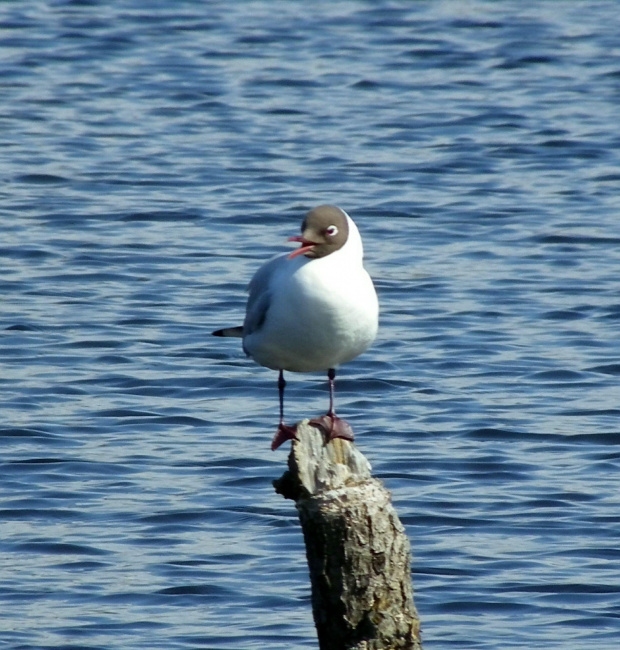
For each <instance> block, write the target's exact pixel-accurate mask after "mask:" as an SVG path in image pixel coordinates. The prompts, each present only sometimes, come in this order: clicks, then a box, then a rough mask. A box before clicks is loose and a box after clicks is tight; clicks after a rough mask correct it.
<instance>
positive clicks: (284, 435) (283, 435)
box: [271, 370, 297, 451]
mask: <svg viewBox="0 0 620 650" xmlns="http://www.w3.org/2000/svg"><path fill="white" fill-rule="evenodd" d="M285 387H286V381H284V372H283V371H282V370H280V374H279V375H278V395H279V396H280V423H279V424H278V430H277V431H276V435H275V436H274V437H273V440H272V441H271V449H272V450H273V451H275V450H276V449H277V448H278V447H279V446H280V445H281V444H283V443H285V442H286V441H287V440H294V439H295V434H296V433H297V429H296V427H289V426H287V425H286V424H284V388H285Z"/></svg>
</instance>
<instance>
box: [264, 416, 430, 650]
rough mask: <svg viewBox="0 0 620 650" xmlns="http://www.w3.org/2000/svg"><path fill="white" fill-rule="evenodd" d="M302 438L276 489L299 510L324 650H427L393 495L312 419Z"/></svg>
mask: <svg viewBox="0 0 620 650" xmlns="http://www.w3.org/2000/svg"><path fill="white" fill-rule="evenodd" d="M297 438H298V439H297V440H295V441H293V445H292V449H291V453H290V455H289V459H288V466H289V469H288V471H287V472H285V473H284V475H283V476H282V477H281V478H280V479H278V480H277V481H274V487H275V489H276V492H278V493H279V494H282V495H283V496H284V497H285V498H287V499H293V500H294V501H295V503H296V506H297V510H298V512H299V519H300V522H301V526H302V529H303V533H304V539H305V543H306V555H307V558H308V566H309V568H310V580H311V584H312V610H313V614H314V622H315V625H316V629H317V633H318V638H319V648H320V650H395V649H396V648H399V649H400V648H402V649H406V650H421V648H422V645H421V641H420V621H419V619H418V614H417V611H416V609H415V606H414V604H413V589H412V586H411V569H410V565H411V554H410V548H409V540H408V538H407V536H406V535H405V531H404V528H403V525H402V524H401V522H400V520H399V519H398V516H397V514H396V512H395V510H394V508H393V506H392V503H391V500H390V494H389V492H388V491H387V490H386V489H385V487H384V486H383V484H382V483H381V482H380V481H379V480H378V479H375V478H372V476H371V474H370V464H369V463H368V461H367V460H366V458H365V457H364V456H363V455H362V454H361V452H359V451H358V450H357V449H356V447H355V445H354V444H353V443H351V442H348V441H346V440H340V439H336V440H332V441H331V442H329V443H328V444H325V439H324V435H323V433H322V431H321V430H320V429H318V428H316V427H313V426H310V425H309V424H308V421H307V420H304V421H303V422H301V423H300V424H299V425H298V428H297Z"/></svg>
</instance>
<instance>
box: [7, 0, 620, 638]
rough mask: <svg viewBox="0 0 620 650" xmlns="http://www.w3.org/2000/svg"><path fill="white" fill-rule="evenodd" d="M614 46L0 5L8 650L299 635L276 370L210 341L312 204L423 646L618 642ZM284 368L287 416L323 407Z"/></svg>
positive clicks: (592, 6)
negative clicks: (351, 314) (349, 312)
mask: <svg viewBox="0 0 620 650" xmlns="http://www.w3.org/2000/svg"><path fill="white" fill-rule="evenodd" d="M619 34H620V14H619V13H618V10H617V3H615V2H613V1H601V2H588V3H571V2H539V3H522V2H516V1H515V2H473V1H472V2H441V1H437V2H415V3H414V2H352V1H351V2H344V1H341V2H333V1H330V2H318V3H312V4H308V5H304V4H302V3H292V2H282V1H280V2H278V1H272V2H264V1H256V2H237V3H226V2H216V1H214V2H210V3H208V4H207V3H200V2H192V1H190V0H187V1H185V2H175V3H167V2H158V1H156V0H149V1H147V2H142V1H141V2H137V1H135V0H134V1H131V0H127V1H124V2H121V1H116V2H111V3H105V5H99V4H97V3H91V2H85V1H78V0H76V1H74V2H59V1H56V2H34V1H32V2H29V1H24V2H12V3H11V2H6V3H3V4H2V5H0V58H1V60H2V65H1V66H0V84H1V87H2V90H1V96H2V103H1V108H0V178H1V179H2V180H1V183H2V184H1V185H0V224H1V225H0V255H1V259H2V274H1V276H0V285H1V292H2V301H1V303H0V331H1V337H0V360H1V368H2V372H1V376H0V382H1V386H2V393H1V405H2V406H1V412H2V428H1V430H0V446H1V449H2V455H1V459H0V464H1V471H0V498H1V503H0V510H1V513H2V523H1V529H0V540H1V541H0V601H1V607H0V639H1V640H2V647H6V648H11V649H15V650H17V649H18V648H19V649H26V648H37V649H39V648H72V649H76V648H85V649H98V648H105V649H110V648H119V649H120V648H122V649H123V650H132V649H134V648H135V649H143V648H166V649H175V648H179V649H184V648H209V649H212V650H216V649H217V650H219V649H224V648H232V649H235V650H239V649H240V648H243V649H244V650H250V649H259V648H260V649H266V648H268V649H269V650H278V649H282V650H284V649H287V650H291V649H292V650H300V649H301V648H315V647H316V637H315V632H314V628H313V624H312V619H311V612H310V600H309V584H308V577H307V569H306V566H305V558H304V549H303V542H302V539H301V534H300V531H299V526H298V523H297V520H296V515H295V511H294V508H293V506H292V504H291V503H288V502H285V501H283V500H281V499H280V498H279V497H278V496H276V495H275V494H274V493H273V490H272V488H271V481H272V479H274V478H277V477H278V476H279V475H280V474H281V473H282V471H283V470H284V466H285V459H286V453H287V452H286V450H285V449H283V450H279V451H278V452H276V453H272V452H271V451H270V450H269V443H270V440H271V437H272V435H273V432H274V428H275V424H276V420H277V392H276V385H275V380H276V377H275V373H273V372H271V371H268V370H266V369H263V368H260V367H257V366H254V365H253V364H252V363H251V362H249V361H248V360H246V359H245V358H244V357H243V354H242V353H241V351H240V348H239V345H238V342H236V341H228V340H226V341H225V340H221V339H219V340H218V339H212V338H211V337H210V336H209V332H210V331H211V330H212V329H215V328H216V327H220V326H223V325H230V324H235V323H238V322H239V320H240V318H241V315H242V311H243V305H244V300H245V296H244V291H243V289H244V286H245V284H246V282H247V280H248V279H249V278H250V277H251V274H252V273H253V271H254V269H255V268H256V267H257V265H258V264H259V263H260V262H261V261H262V260H263V259H265V258H266V257H267V256H268V255H271V254H272V253H275V252H278V251H282V250H285V248H286V244H285V243H284V242H285V239H286V237H287V236H288V235H290V234H296V233H297V231H298V227H299V221H300V218H301V216H302V215H303V213H304V211H305V210H306V209H308V208H309V207H311V206H313V205H316V204H319V203H324V202H333V203H337V204H339V205H341V206H342V207H343V208H345V209H346V210H347V211H349V212H350V213H351V215H353V217H354V218H355V219H356V221H357V222H358V224H359V226H360V230H361V231H362V234H363V236H364V238H365V243H366V258H367V266H368V268H369V270H370V271H371V273H372V274H373V276H374V278H375V280H376V284H377V288H378V291H379V294H380V300H381V305H382V322H381V332H380V337H379V339H378V341H377V342H376V344H375V346H374V347H373V348H372V349H371V350H370V351H369V352H368V353H366V354H365V355H364V356H362V357H360V358H359V359H357V360H356V361H354V362H352V363H350V364H348V365H347V366H346V367H344V368H343V369H342V370H341V372H340V375H339V380H338V383H337V405H338V408H339V411H340V413H341V415H343V416H344V417H346V418H347V419H348V420H349V421H350V422H351V423H352V424H353V426H354V429H355V430H356V432H357V436H358V444H359V446H360V448H361V449H362V451H363V452H364V453H365V454H366V455H367V456H368V457H369V459H370V460H371V462H372V464H373V467H374V471H375V474H376V475H377V476H379V477H380V478H382V479H383V480H384V481H385V482H386V484H387V485H388V487H389V488H390V489H391V490H392V492H393V495H394V501H395V505H396V507H397V510H398V512H399V514H400V515H401V517H402V519H403V522H404V523H405V525H406V527H407V532H408V534H409V536H410V538H411V540H412V544H413V549H414V562H413V578H414V586H415V593H416V603H417V606H418V608H419V610H420V616H421V619H422V624H423V633H424V641H425V644H426V647H427V648H435V649H447V648H452V647H455V648H489V649H494V650H504V649H506V648H531V647H544V648H547V649H549V648H552V649H556V648H558V649H559V648H562V649H577V648H583V647H591V646H594V647H596V648H597V649H598V650H611V649H612V648H614V649H615V648H616V647H617V642H618V637H619V636H620V587H619V586H618V585H619V582H620V580H619V572H618V568H617V567H618V562H619V560H620V551H619V550H618V540H619V539H620V515H619V512H620V497H619V496H618V494H619V490H618V484H619V478H618V476H619V474H618V472H619V469H620V430H619V426H618V422H619V415H620V407H619V398H620V393H619V390H618V376H619V374H620V345H619V341H618V321H619V319H620V298H619V293H618V288H619V282H618V268H619V265H620V253H619V251H620V246H619V244H620V226H619V225H618V214H619V211H620V199H619V195H620V194H619V191H618V190H619V186H620V156H619V151H620V136H619V135H618V126H617V116H618V103H619V101H620V36H619ZM289 379H290V382H289V388H290V390H289V392H288V396H287V397H288V399H287V413H288V420H289V421H294V420H295V419H298V418H301V417H303V416H308V415H314V414H318V413H320V412H322V411H323V410H324V409H325V408H326V405H327V395H326V382H325V380H324V378H323V377H321V376H320V375H308V376H289Z"/></svg>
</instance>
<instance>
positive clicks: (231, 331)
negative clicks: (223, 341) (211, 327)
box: [212, 325, 243, 338]
mask: <svg viewBox="0 0 620 650" xmlns="http://www.w3.org/2000/svg"><path fill="white" fill-rule="evenodd" d="M212 334H213V336H234V337H236V338H243V326H242V325H239V326H238V327H225V328H224V329H221V330H215V332H212Z"/></svg>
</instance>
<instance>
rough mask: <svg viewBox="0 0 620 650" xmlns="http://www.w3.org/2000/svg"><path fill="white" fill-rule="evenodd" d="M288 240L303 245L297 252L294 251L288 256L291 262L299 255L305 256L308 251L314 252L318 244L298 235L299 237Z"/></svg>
mask: <svg viewBox="0 0 620 650" xmlns="http://www.w3.org/2000/svg"><path fill="white" fill-rule="evenodd" d="M288 240H289V241H297V242H299V243H300V244H301V246H300V247H299V248H298V249H297V250H296V251H293V252H292V253H291V254H290V255H289V256H288V259H289V260H292V259H293V258H294V257H297V256H298V255H305V254H306V253H307V252H308V251H310V250H312V249H313V248H314V247H315V246H316V242H313V241H310V240H309V239H304V238H303V237H302V236H301V235H298V236H297V237H289V238H288Z"/></svg>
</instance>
